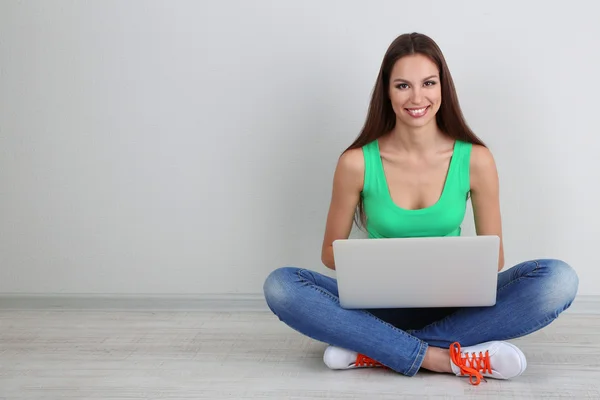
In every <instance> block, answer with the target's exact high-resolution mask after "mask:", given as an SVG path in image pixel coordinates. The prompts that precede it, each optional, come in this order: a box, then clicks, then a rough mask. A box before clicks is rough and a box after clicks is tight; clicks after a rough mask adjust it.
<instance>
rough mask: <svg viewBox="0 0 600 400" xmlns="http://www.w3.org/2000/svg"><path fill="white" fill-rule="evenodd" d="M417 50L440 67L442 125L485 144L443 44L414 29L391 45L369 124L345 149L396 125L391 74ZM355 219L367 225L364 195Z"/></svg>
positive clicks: (463, 138)
mask: <svg viewBox="0 0 600 400" xmlns="http://www.w3.org/2000/svg"><path fill="white" fill-rule="evenodd" d="M413 54H423V55H425V56H427V57H429V58H430V59H431V60H432V61H433V62H434V63H435V64H436V66H437V68H438V70H439V74H440V83H441V89H442V103H441V105H440V109H439V111H438V112H437V114H436V122H437V125H438V127H439V129H440V130H441V131H442V132H443V133H444V134H446V135H447V136H448V137H451V138H453V139H455V140H461V141H464V142H470V143H473V144H479V145H482V146H485V144H484V143H483V142H482V141H481V139H479V138H478V137H477V135H475V133H473V131H472V130H471V129H470V128H469V126H468V125H467V123H466V121H465V119H464V116H463V113H462V111H461V108H460V104H459V102H458V96H457V94H456V89H455V88H454V81H453V80H452V75H451V74H450V70H449V69H448V65H447V64H446V59H445V58H444V55H443V54H442V51H441V50H440V48H439V46H438V45H437V43H436V42H435V41H433V39H431V38H430V37H429V36H427V35H424V34H421V33H414V32H413V33H406V34H403V35H400V36H398V37H397V38H396V39H395V40H394V41H393V42H392V43H391V44H390V46H389V47H388V49H387V51H386V53H385V56H384V57H383V61H382V63H381V67H380V69H379V74H378V75H377V81H376V82H375V86H374V88H373V93H372V97H371V103H370V104H369V109H368V113H367V118H366V121H365V124H364V126H363V128H362V130H361V132H360V134H359V135H358V137H357V138H356V140H354V142H353V143H352V144H351V145H350V146H349V147H348V148H347V149H346V150H345V151H344V152H346V151H348V150H350V149H356V148H361V147H362V146H364V145H366V144H368V143H370V142H372V141H374V140H376V139H379V138H380V137H381V136H383V135H385V134H386V133H389V132H390V131H391V130H392V129H394V127H395V125H396V114H395V113H394V110H393V108H392V104H391V101H390V98H389V93H388V90H389V80H390V74H391V72H392V69H393V67H394V65H395V63H396V61H398V60H399V59H400V58H401V57H404V56H406V55H413ZM355 223H356V225H357V226H358V227H361V226H362V227H364V226H366V216H365V212H364V207H363V200H362V196H361V198H360V200H359V203H358V207H357V210H356V215H355Z"/></svg>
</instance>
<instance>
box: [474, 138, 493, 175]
mask: <svg viewBox="0 0 600 400" xmlns="http://www.w3.org/2000/svg"><path fill="white" fill-rule="evenodd" d="M492 165H494V155H493V154H492V152H491V150H490V149H489V148H487V147H485V146H482V145H480V144H472V145H471V168H477V169H482V168H483V169H485V168H489V167H490V166H492Z"/></svg>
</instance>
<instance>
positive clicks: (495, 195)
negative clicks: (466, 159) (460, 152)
mask: <svg viewBox="0 0 600 400" xmlns="http://www.w3.org/2000/svg"><path fill="white" fill-rule="evenodd" d="M471 204H472V205H473V216H474V218H475V230H476V231H477V235H497V236H499V237H500V254H499V259H498V271H500V270H501V269H502V268H503V267H504V245H503V240H502V218H501V216H500V191H499V179H498V171H497V169H496V163H495V161H494V157H493V155H492V153H491V152H490V151H489V149H487V148H486V147H483V146H479V145H473V150H472V152H471Z"/></svg>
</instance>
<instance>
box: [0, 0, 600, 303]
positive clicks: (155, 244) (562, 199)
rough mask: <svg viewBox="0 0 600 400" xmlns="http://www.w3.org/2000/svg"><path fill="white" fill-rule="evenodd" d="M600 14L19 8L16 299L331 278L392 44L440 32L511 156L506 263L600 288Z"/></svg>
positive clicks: (491, 135)
mask: <svg viewBox="0 0 600 400" xmlns="http://www.w3.org/2000/svg"><path fill="white" fill-rule="evenodd" d="M599 11H600V7H599V6H598V5H597V4H596V3H593V2H590V1H579V2H577V1H571V2H568V3H564V2H563V3H560V4H559V3H557V4H556V5H552V3H548V2H545V1H544V2H542V1H537V2H534V1H531V2H522V1H518V2H517V1H504V2H493V3H491V2H481V1H475V0H473V1H452V2H447V1H437V2H434V1H429V2H428V1H421V2H414V1H400V0H395V1H376V2H367V1H241V0H240V1H233V0H229V1H222V0H219V1H216V0H213V1H208V0H203V1H173V2H171V1H100V0H98V1H86V2H83V1H82V2H72V1H52V2H49V1H41V0H40V1H2V2H1V3H0V63H1V64H0V293H5V294H6V293H20V294H23V293H43V294H56V293H60V294H70V293H85V294H94V293H109V294H110V293H120V294H123V293H132V294H210V293H260V291H261V289H262V283H263V280H264V278H265V277H266V275H267V274H268V273H269V272H270V271H271V270H272V269H274V268H276V267H279V266H281V265H285V264H293V265H298V266H302V267H307V268H311V269H315V270H318V271H320V272H326V273H329V274H331V273H330V272H328V271H326V269H325V267H323V266H322V265H321V263H320V246H321V240H322V235H323V229H324V226H325V217H326V213H327V208H328V205H329V197H330V192H331V179H332V174H333V169H334V166H335V163H336V160H337V156H338V154H339V153H340V151H342V150H343V148H345V147H346V146H347V145H348V144H349V143H350V142H351V141H352V140H353V139H354V138H355V136H356V135H357V133H358V131H359V129H360V127H361V124H362V123H363V121H364V116H365V112H366V107H367V105H368V100H369V95H370V91H371V88H372V85H373V83H374V80H375V76H376V74H377V71H378V68H379V64H380V61H381V58H382V57H383V54H384V52H385V50H386V48H387V46H388V45H389V43H390V42H391V40H393V39H394V38H395V37H396V36H397V35H398V34H400V33H403V32H410V31H420V32H424V33H426V34H429V35H431V36H432V37H433V38H434V39H435V40H436V41H437V42H438V43H439V45H440V46H441V47H442V49H443V51H444V52H445V54H446V57H447V61H448V63H449V65H450V68H451V71H452V73H453V75H454V78H455V81H456V84H457V87H458V92H459V96H460V101H461V103H462V106H463V108H464V112H465V114H466V116H467V119H468V121H469V123H470V124H471V126H472V127H473V128H474V130H475V131H476V132H477V133H478V134H479V135H480V136H481V137H482V138H483V139H484V140H485V141H486V142H487V143H488V144H489V145H490V147H491V149H492V151H493V152H494V154H495V156H496V160H497V163H498V168H499V171H500V175H501V184H502V193H501V201H502V210H503V217H504V232H505V246H506V258H507V263H508V264H511V265H512V264H515V263H517V262H520V261H522V260H525V259H529V258H539V257H555V258H562V259H565V260H567V261H569V262H570V263H571V264H572V265H573V266H574V267H575V268H576V270H577V271H578V272H579V274H580V277H581V285H580V293H581V294H596V295H600V272H599V271H600V269H599V268H598V249H597V247H596V246H597V245H598V243H600V233H599V231H600V230H599V229H598V227H600V213H599V211H598V205H599V204H600V191H599V189H598V186H599V182H600V162H599V161H598V148H599V147H600V139H599V135H598V122H597V121H598V94H599V93H600V80H598V79H597V78H596V75H597V72H598V71H599V70H600V55H599V53H598V51H597V48H598V38H599V37H600V24H598V23H597V20H596V18H597V15H598V13H599ZM311 159H312V160H311ZM470 218H472V214H471V213H470V212H469V214H468V216H467V220H466V226H465V231H466V234H472V233H473V226H472V221H471V220H470Z"/></svg>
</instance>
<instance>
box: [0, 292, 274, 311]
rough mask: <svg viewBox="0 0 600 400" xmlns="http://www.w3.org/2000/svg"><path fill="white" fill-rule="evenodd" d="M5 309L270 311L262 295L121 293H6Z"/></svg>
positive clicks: (0, 298) (0, 300) (0, 301)
mask: <svg viewBox="0 0 600 400" xmlns="http://www.w3.org/2000/svg"><path fill="white" fill-rule="evenodd" d="M0 309H2V310H8V309H12V310H15V309H16V310H27V309H36V310H40V309H41V310H61V309H64V310H75V309H78V310H119V309H122V310H165V311H167V310H176V311H186V310H189V311H268V310H269V308H268V306H267V303H266V302H265V300H264V296H263V295H261V294H254V293H244V294H237V293H235V294H231V293H228V294H202V295H200V294H199V295H122V294H69V295H63V294H61V295H47V294H3V293H0Z"/></svg>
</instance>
